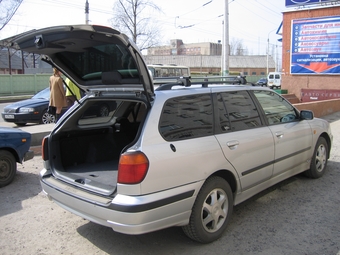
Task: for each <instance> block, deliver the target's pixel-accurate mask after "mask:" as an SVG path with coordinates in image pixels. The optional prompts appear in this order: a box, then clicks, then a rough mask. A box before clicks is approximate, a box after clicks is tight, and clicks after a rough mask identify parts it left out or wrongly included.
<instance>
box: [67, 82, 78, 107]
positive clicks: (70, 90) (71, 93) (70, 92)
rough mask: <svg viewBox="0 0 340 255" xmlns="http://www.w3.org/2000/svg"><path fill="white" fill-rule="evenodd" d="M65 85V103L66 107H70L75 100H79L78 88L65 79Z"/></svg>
mask: <svg viewBox="0 0 340 255" xmlns="http://www.w3.org/2000/svg"><path fill="white" fill-rule="evenodd" d="M65 83H66V85H67V87H66V102H67V106H68V107H71V106H72V105H73V104H74V102H75V101H76V100H79V99H80V98H81V94H80V90H79V88H78V87H77V86H76V85H75V84H74V83H73V82H72V81H71V80H70V79H69V78H66V80H65Z"/></svg>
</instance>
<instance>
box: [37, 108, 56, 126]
mask: <svg viewBox="0 0 340 255" xmlns="http://www.w3.org/2000/svg"><path fill="white" fill-rule="evenodd" d="M51 123H55V116H54V115H52V114H49V113H48V112H47V110H45V111H44V112H43V114H42V116H41V120H40V124H51Z"/></svg>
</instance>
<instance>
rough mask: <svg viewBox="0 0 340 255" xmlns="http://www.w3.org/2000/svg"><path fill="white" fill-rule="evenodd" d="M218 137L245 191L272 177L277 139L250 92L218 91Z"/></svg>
mask: <svg viewBox="0 0 340 255" xmlns="http://www.w3.org/2000/svg"><path fill="white" fill-rule="evenodd" d="M216 101H217V105H218V113H217V118H216V119H217V122H216V128H217V130H216V133H217V134H216V138H217V140H218V142H219V144H220V146H221V148H222V150H223V153H224V156H225V158H226V159H227V160H228V161H229V162H230V163H231V164H232V165H233V166H234V168H235V169H236V171H237V173H238V175H239V179H240V184H241V189H242V191H244V190H247V189H249V188H251V187H254V186H256V185H257V184H260V183H262V182H263V181H265V180H268V179H270V178H271V176H272V173H273V162H274V142H273V136H272V134H271V131H270V130H269V128H268V127H267V126H265V125H263V123H262V121H261V119H260V117H259V112H258V110H257V108H256V106H255V105H254V102H253V101H252V99H251V97H250V96H249V93H248V92H247V91H233V92H220V93H216Z"/></svg>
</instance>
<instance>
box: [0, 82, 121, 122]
mask: <svg viewBox="0 0 340 255" xmlns="http://www.w3.org/2000/svg"><path fill="white" fill-rule="evenodd" d="M49 101H50V89H49V88H45V89H43V90H41V91H40V92H38V93H37V94H35V95H34V96H33V97H32V98H30V99H26V100H22V101H19V102H15V103H12V104H10V105H7V106H6V107H5V108H4V111H3V112H2V113H1V115H2V118H3V119H4V120H5V121H6V122H14V123H15V124H16V125H18V126H25V125H26V124H27V123H37V124H50V123H54V122H55V116H54V115H52V114H49V113H48V112H47V109H48V105H49ZM95 106H96V108H94V107H93V108H92V110H93V111H92V112H91V114H96V115H98V116H107V115H108V114H109V111H110V109H112V108H114V107H115V105H114V104H112V103H110V104H101V105H98V104H97V105H95ZM67 109H68V108H67V107H64V108H63V110H62V113H63V114H64V113H65V112H66V111H67ZM88 114H90V112H88Z"/></svg>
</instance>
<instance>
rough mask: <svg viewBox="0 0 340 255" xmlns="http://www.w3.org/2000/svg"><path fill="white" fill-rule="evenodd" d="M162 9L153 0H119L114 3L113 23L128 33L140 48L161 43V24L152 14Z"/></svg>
mask: <svg viewBox="0 0 340 255" xmlns="http://www.w3.org/2000/svg"><path fill="white" fill-rule="evenodd" d="M160 11H161V9H160V8H159V7H158V6H157V5H155V4H154V3H153V2H152V1H151V0H117V1H116V2H115V4H114V9H113V14H114V17H113V18H112V25H113V27H114V28H116V29H118V30H120V31H121V32H123V33H125V34H127V35H128V36H130V38H132V40H133V41H134V42H135V43H136V44H137V46H138V47H139V49H140V50H144V49H148V48H150V47H154V46H157V45H158V44H159V41H160V38H161V35H160V27H159V24H156V20H155V19H153V18H152V15H153V14H155V13H157V12H160Z"/></svg>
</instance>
